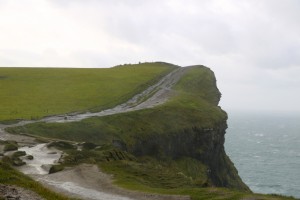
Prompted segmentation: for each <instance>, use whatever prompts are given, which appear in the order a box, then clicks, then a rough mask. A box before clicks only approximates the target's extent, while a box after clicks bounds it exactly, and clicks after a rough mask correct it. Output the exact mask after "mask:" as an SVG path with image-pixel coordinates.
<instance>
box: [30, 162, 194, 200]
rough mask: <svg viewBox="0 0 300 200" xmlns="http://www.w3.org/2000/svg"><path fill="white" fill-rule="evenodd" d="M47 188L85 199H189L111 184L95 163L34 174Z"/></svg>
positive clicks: (110, 177) (106, 175)
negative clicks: (49, 172)
mask: <svg viewBox="0 0 300 200" xmlns="http://www.w3.org/2000/svg"><path fill="white" fill-rule="evenodd" d="M34 178H35V179H37V180H38V181H39V182H41V183H42V184H43V185H45V186H46V187H48V188H51V189H53V190H54V191H56V192H59V193H63V194H65V195H67V196H71V197H75V198H81V199H86V200H189V199H190V197H189V196H178V195H160V194H150V193H143V192H137V191H130V190H126V189H122V188H120V187H117V186H115V185H113V183H112V182H113V181H112V179H113V177H112V176H111V175H108V174H105V173H103V172H101V171H100V170H99V168H98V167H97V166H96V165H91V164H81V165H79V166H76V167H74V168H70V169H67V170H64V171H61V172H57V173H55V174H48V175H43V176H40V175H34Z"/></svg>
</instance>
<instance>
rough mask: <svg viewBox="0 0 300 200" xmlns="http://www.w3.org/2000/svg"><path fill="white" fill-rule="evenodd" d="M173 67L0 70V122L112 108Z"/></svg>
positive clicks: (137, 65)
mask: <svg viewBox="0 0 300 200" xmlns="http://www.w3.org/2000/svg"><path fill="white" fill-rule="evenodd" d="M174 68H175V66H174V65H171V64H167V63H143V64H136V65H123V66H117V67H113V68H107V69H103V68H101V69H61V68H47V69H45V68H0V121H4V120H13V119H19V118H21V119H35V118H41V117H43V116H48V115H53V114H61V113H69V112H74V111H86V110H92V111H95V110H99V109H103V108H108V107H112V106H114V105H117V104H119V103H122V102H124V101H126V100H127V99H129V98H130V97H132V96H133V95H134V94H136V93H138V92H140V91H142V90H144V89H145V88H147V87H148V86H149V85H151V84H152V83H154V82H155V81H156V80H158V79H159V78H161V77H162V76H163V75H165V74H167V73H168V72H170V71H171V70H173V69H174Z"/></svg>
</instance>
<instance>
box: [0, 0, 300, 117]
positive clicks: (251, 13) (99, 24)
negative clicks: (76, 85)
mask: <svg viewBox="0 0 300 200" xmlns="http://www.w3.org/2000/svg"><path fill="white" fill-rule="evenodd" d="M299 10H300V1H298V0H143V1H134V0H127V1H123V0H109V1H105V0H26V1H22V0H0V44H1V45H0V66H59V67H111V66H114V65H117V64H123V63H137V62H139V61H141V62H144V61H166V62H171V63H174V64H178V65H181V66H187V65H193V64H203V65H206V66H208V67H210V68H211V69H212V70H214V71H215V73H216V75H217V79H218V86H219V88H220V90H221V92H222V93H223V98H222V102H221V105H222V107H224V109H225V110H276V111H291V110H296V111H300V106H299V102H300V93H299V88H300V78H299V77H300V21H299V19H300V12H299Z"/></svg>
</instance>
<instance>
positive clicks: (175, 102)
mask: <svg viewBox="0 0 300 200" xmlns="http://www.w3.org/2000/svg"><path fill="white" fill-rule="evenodd" d="M174 89H175V91H176V93H177V95H175V96H174V97H173V98H171V99H170V100H169V101H168V102H167V103H165V104H163V105H160V106H157V107H154V108H151V109H144V110H139V111H134V112H128V113H122V114H116V115H110V116H105V117H98V118H89V119H86V120H83V121H80V122H73V123H35V124H29V125H27V126H25V127H17V128H11V129H8V130H9V131H10V132H13V133H20V132H24V133H25V132H26V133H29V134H33V135H39V136H45V137H51V138H60V139H66V140H74V141H88V142H95V143H98V144H103V143H107V142H111V141H112V140H113V139H120V140H124V141H126V142H127V143H130V141H132V140H134V138H139V137H143V136H146V135H149V134H153V135H160V134H168V133H170V132H174V130H179V131H180V130H182V129H185V128H186V129H190V128H191V127H202V128H210V127H212V126H213V125H214V124H216V123H218V122H220V121H224V120H226V118H227V115H226V113H225V112H224V111H223V110H221V109H220V108H219V107H217V106H216V104H217V103H218V99H219V98H220V93H219V91H218V90H216V85H215V79H214V75H213V72H212V71H210V70H209V69H208V68H205V67H201V66H198V67H194V68H191V69H190V70H188V71H187V72H186V74H185V75H184V76H183V78H182V79H181V80H180V81H179V82H178V83H177V84H176V85H175V88H174ZM132 142H133V141H132Z"/></svg>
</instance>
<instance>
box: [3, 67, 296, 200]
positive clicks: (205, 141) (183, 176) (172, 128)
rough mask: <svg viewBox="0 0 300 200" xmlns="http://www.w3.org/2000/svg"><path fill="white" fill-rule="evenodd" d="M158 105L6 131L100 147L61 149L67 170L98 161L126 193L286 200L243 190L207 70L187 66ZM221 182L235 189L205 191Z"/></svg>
mask: <svg viewBox="0 0 300 200" xmlns="http://www.w3.org/2000/svg"><path fill="white" fill-rule="evenodd" d="M174 90H175V93H176V95H175V96H173V97H172V98H171V99H170V100H169V101H167V102H166V103H165V104H162V105H160V106H157V107H154V108H150V109H144V110H139V111H134V112H128V113H122V114H116V115H111V116H104V117H95V118H90V119H86V120H83V121H80V122H72V123H35V124H29V125H26V126H24V127H15V128H9V129H7V130H8V131H10V132H11V133H28V134H32V135H36V136H42V137H50V138H60V139H66V140H74V141H87V142H93V143H96V144H97V145H100V148H95V149H88V150H86V149H83V150H82V151H80V152H79V151H77V150H76V149H66V150H65V151H66V152H67V154H68V155H69V156H68V157H67V158H66V159H65V163H64V164H65V165H72V164H79V163H82V162H88V163H94V164H98V165H99V166H100V167H101V168H102V169H103V170H104V171H106V172H107V173H111V174H114V175H115V176H114V177H115V181H116V182H115V183H116V184H118V185H120V186H122V187H124V188H128V189H133V190H141V191H145V192H155V193H162V194H180V195H189V196H191V198H192V199H193V200H198V199H199V200H200V199H245V200H246V199H253V200H255V199H266V200H267V199H269V200H275V199H292V198H289V197H281V196H274V195H259V194H253V193H251V192H249V191H248V189H247V186H245V185H244V184H243V183H242V181H241V180H240V179H239V177H238V175H237V172H236V170H235V168H234V166H233V164H232V163H231V162H230V160H229V158H228V157H227V156H226V154H225V151H224V147H223V144H224V134H225V129H226V120H227V114H226V113H225V112H224V111H223V110H222V109H221V108H220V107H218V106H217V105H218V102H219V100H220V96H221V94H220V92H219V91H218V89H217V87H216V80H215V77H214V74H213V72H212V71H211V70H210V69H208V68H206V67H204V66H194V67H190V68H189V69H188V70H187V71H186V74H185V75H184V76H183V77H182V78H181V79H180V81H179V82H178V83H177V84H176V85H175V87H174ZM212 185H226V186H228V187H231V188H238V189H240V190H239V191H238V190H236V189H228V188H227V189H225V188H219V187H211V186H212Z"/></svg>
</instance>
